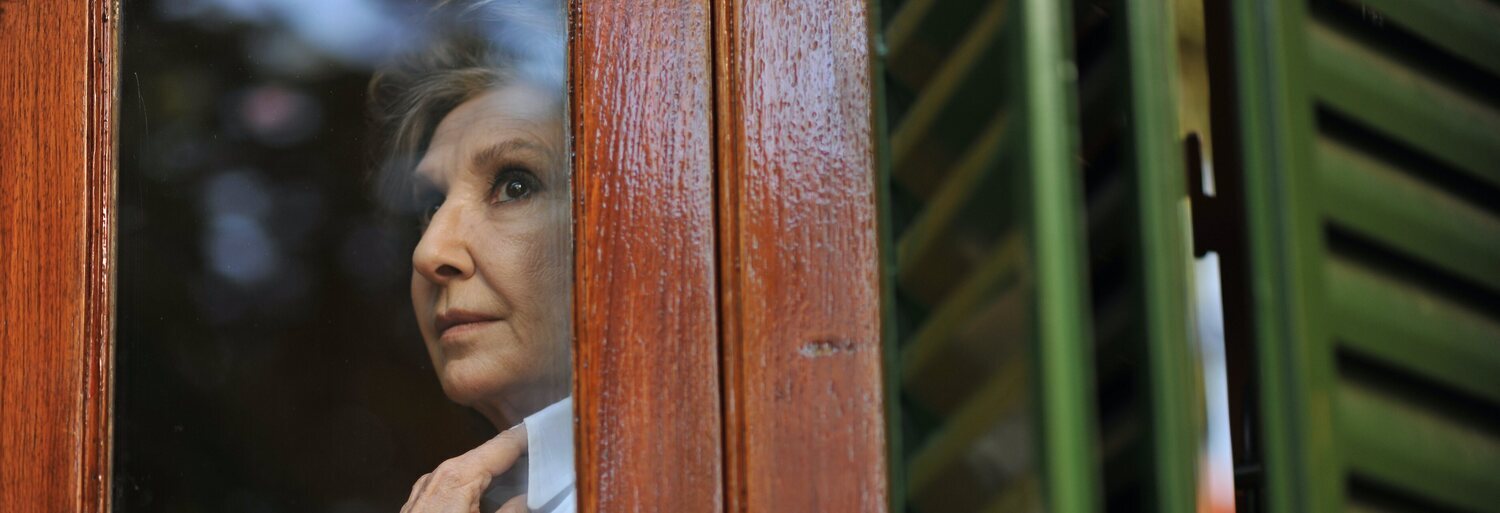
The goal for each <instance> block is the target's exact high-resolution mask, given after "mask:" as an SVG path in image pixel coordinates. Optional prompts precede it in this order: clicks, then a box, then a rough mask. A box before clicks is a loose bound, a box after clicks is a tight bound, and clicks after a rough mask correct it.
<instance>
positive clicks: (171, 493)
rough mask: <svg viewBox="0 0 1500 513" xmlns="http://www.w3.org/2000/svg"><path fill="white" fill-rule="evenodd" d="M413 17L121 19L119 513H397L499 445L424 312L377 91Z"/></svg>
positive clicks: (241, 13)
mask: <svg viewBox="0 0 1500 513" xmlns="http://www.w3.org/2000/svg"><path fill="white" fill-rule="evenodd" d="M419 13H420V8H419V7H417V6H415V5H411V4H408V3H403V2H395V1H384V0H317V1H306V0H130V1H128V2H126V3H125V19H124V22H125V23H124V35H123V37H124V57H123V58H124V62H123V72H122V74H121V76H122V80H123V82H124V83H123V84H121V85H122V96H121V98H120V112H121V114H122V116H121V125H120V132H121V133H120V135H121V137H120V141H121V142H120V149H119V150H120V183H119V211H118V215H119V234H118V237H119V239H118V241H119V246H118V247H119V266H118V269H119V277H118V279H119V281H118V283H119V289H118V308H119V310H118V315H117V317H116V319H117V323H118V326H117V337H118V338H117V358H118V361H117V366H116V376H115V380H116V386H115V390H116V394H117V396H116V400H115V462H114V472H115V475H114V487H115V491H114V496H115V497H114V500H115V509H116V511H122V512H135V511H168V512H173V511H223V512H241V511H243V512H260V511H341V512H345V511H347V512H353V511H396V510H398V509H399V508H400V505H401V503H402V502H403V501H404V500H405V498H406V496H407V493H408V492H409V491H410V486H411V484H412V483H413V482H414V481H415V480H416V478H417V477H418V476H420V475H421V474H423V473H425V472H427V471H429V470H431V469H432V468H433V467H434V466H435V465H437V464H438V463H439V462H441V461H442V460H443V459H445V458H448V457H451V456H454V455H457V454H460V453H462V452H463V451H465V450H467V449H468V448H471V447H473V446H475V445H477V444H478V443H479V442H480V441H481V440H483V439H484V438H486V437H488V436H489V435H490V434H491V431H492V430H491V428H489V427H488V426H487V425H486V424H485V423H484V422H483V420H482V419H480V418H479V417H478V416H477V415H476V414H473V413H471V412H469V411H468V410H466V409H463V408H460V407H458V406H456V405H453V404H451V403H450V402H449V401H448V400H447V399H446V398H445V397H444V396H443V394H442V391H441V389H440V388H439V386H438V383H437V380H436V378H435V376H434V375H433V372H432V369H431V368H430V364H429V362H428V359H427V355H426V352H425V350H424V349H423V347H422V343H421V339H420V337H419V335H418V334H417V330H416V327H415V323H414V320H413V318H412V314H411V311H410V304H409V299H408V293H407V290H408V289H407V287H408V280H409V279H410V278H409V277H410V270H409V255H410V248H411V246H410V245H411V244H412V243H413V241H414V237H413V235H414V232H412V231H409V230H406V229H403V228H400V227H398V226H397V225H395V224H392V223H390V222H389V220H388V219H386V218H385V217H384V216H382V215H381V214H380V213H378V212H377V209H376V208H375V204H374V201H373V199H372V198H373V195H372V194H371V193H370V191H369V187H367V186H366V184H365V174H366V171H367V170H368V169H369V168H370V166H371V160H370V158H369V156H370V155H371V154H372V152H373V148H371V147H370V144H371V141H370V140H369V138H368V137H367V135H368V133H369V128H368V124H367V121H366V120H367V118H366V109H365V104H364V101H365V94H364V90H365V85H366V83H367V82H368V80H369V77H370V73H371V70H372V69H373V66H374V65H375V63H378V62H379V61H380V59H382V58H383V57H385V56H386V55H387V54H389V53H390V52H391V51H393V50H395V49H396V48H399V47H400V45H401V44H403V42H406V41H411V40H412V39H413V38H414V37H415V35H414V34H413V30H412V29H413V28H414V24H415V20H416V19H417V15H418V14H419Z"/></svg>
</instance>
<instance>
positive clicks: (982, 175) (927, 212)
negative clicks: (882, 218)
mask: <svg viewBox="0 0 1500 513" xmlns="http://www.w3.org/2000/svg"><path fill="white" fill-rule="evenodd" d="M1005 128H1006V118H1005V115H1004V114H1003V113H996V115H995V117H994V118H993V119H992V120H991V121H990V124H989V126H988V127H987V128H985V130H984V132H983V133H981V134H980V136H979V137H978V138H977V139H976V140H975V142H974V144H971V145H969V150H968V151H967V152H966V153H965V154H964V156H963V157H962V158H961V159H960V160H959V164H958V166H957V169H955V170H954V172H953V173H952V175H951V176H949V177H948V180H947V181H945V182H943V185H942V187H941V188H939V189H938V192H937V194H935V195H934V196H933V198H932V200H931V201H930V202H928V204H927V208H925V209H924V210H923V211H922V213H921V214H920V215H919V216H918V217H917V219H916V220H915V221H914V222H913V223H912V225H911V227H909V228H907V230H906V232H905V233H903V234H901V239H900V240H899V241H898V242H897V246H896V262H898V264H899V265H900V269H899V274H898V276H897V280H898V282H899V283H901V284H903V285H904V286H905V287H906V288H907V290H908V291H911V292H912V293H913V294H914V295H915V296H917V297H918V299H922V300H924V301H927V302H928V303H929V304H931V303H932V302H935V301H936V299H937V297H938V296H940V295H941V294H942V290H943V289H945V288H946V286H945V284H946V283H947V280H943V279H942V278H935V277H933V276H931V274H932V273H944V274H949V275H952V274H957V273H958V272H959V271H960V269H952V268H949V266H945V265H943V264H944V262H945V260H944V258H943V255H940V254H939V253H941V252H944V250H947V251H948V252H951V251H952V250H953V248H951V247H948V246H952V244H953V242H954V241H953V240H952V239H953V236H954V231H955V229H956V226H955V224H956V222H957V221H958V218H959V215H960V214H961V213H962V212H963V210H964V207H965V206H966V205H968V204H969V203H970V202H971V201H974V200H975V199H976V198H993V197H996V196H997V195H998V194H999V193H1000V192H1001V191H997V190H996V185H997V184H994V182H997V181H998V180H995V178H996V177H997V176H996V175H998V173H996V170H997V166H998V165H999V164H1000V159H1001V157H1002V156H1006V155H1010V154H1011V153H1012V152H1013V151H1014V149H1015V145H1016V143H1017V142H1018V138H1017V134H1016V133H1015V131H1014V130H1010V131H1007V130H1006V129H1005ZM950 258H951V256H950ZM948 261H949V262H951V260H948Z"/></svg>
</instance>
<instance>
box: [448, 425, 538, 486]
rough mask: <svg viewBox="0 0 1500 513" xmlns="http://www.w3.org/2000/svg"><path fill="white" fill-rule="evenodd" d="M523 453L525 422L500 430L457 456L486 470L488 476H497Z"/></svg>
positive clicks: (524, 448) (524, 449) (508, 468)
mask: <svg viewBox="0 0 1500 513" xmlns="http://www.w3.org/2000/svg"><path fill="white" fill-rule="evenodd" d="M523 454H526V425H525V424H521V425H519V426H516V427H513V428H510V429H507V430H505V431H501V432H500V434H498V435H495V437H494V438H491V439H489V441H487V442H485V443H483V444H480V445H479V447H475V448H473V449H471V450H469V452H467V453H464V455H463V456H459V458H466V459H469V460H471V461H472V462H473V463H474V464H476V465H478V466H479V467H480V468H482V469H484V470H486V471H488V472H489V475H490V476H498V475H500V474H504V473H505V471H507V470H510V467H511V465H515V464H516V459H518V458H520V457H521V455H523Z"/></svg>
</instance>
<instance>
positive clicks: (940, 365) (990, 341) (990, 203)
mask: <svg viewBox="0 0 1500 513" xmlns="http://www.w3.org/2000/svg"><path fill="white" fill-rule="evenodd" d="M1068 8H1069V5H1068V3H1066V2H1056V1H1054V0H1012V1H993V2H936V1H930V0H928V1H924V0H912V1H910V2H905V3H903V4H902V5H900V6H898V7H897V8H896V9H894V10H893V12H894V15H893V17H892V18H891V21H890V23H889V24H888V25H887V28H886V29H885V32H884V35H885V37H884V41H885V42H886V44H887V53H888V55H889V60H888V61H887V69H888V74H889V76H890V77H891V80H890V82H889V83H888V84H887V87H888V89H889V91H888V94H887V95H886V96H887V105H888V106H889V107H890V108H889V112H891V115H890V127H891V131H890V137H889V143H888V144H886V145H883V146H884V149H886V150H888V151H889V154H888V156H887V158H886V159H884V160H885V162H886V163H888V164H889V167H888V170H889V187H890V192H889V194H888V202H887V203H888V205H890V208H889V212H890V214H891V216H890V217H891V218H892V221H891V222H890V223H888V230H889V233H891V237H890V240H891V241H892V242H893V243H892V248H893V249H892V251H891V253H893V255H892V258H893V260H894V263H895V265H892V266H889V268H890V269H891V271H892V273H893V274H894V280H893V281H894V284H895V285H894V288H895V294H894V295H895V298H896V299H895V303H896V308H895V312H894V313H893V315H894V316H895V317H896V318H897V319H898V321H897V322H896V324H897V325H898V329H897V333H896V334H895V338H896V339H897V342H896V343H895V344H893V346H894V350H895V351H896V352H898V353H899V358H897V359H896V360H895V361H894V362H893V365H892V369H893V371H894V372H896V373H897V375H898V377H897V378H896V379H894V380H893V384H895V385H896V386H897V388H899V395H900V396H901V401H900V403H901V408H902V410H901V411H902V419H903V421H904V422H903V424H902V426H901V427H902V430H901V431H902V433H901V435H900V439H901V440H903V442H904V446H905V447H904V449H903V450H902V451H901V452H902V454H901V455H900V456H898V457H897V458H896V459H895V460H893V461H894V462H895V463H896V465H899V466H901V467H903V468H904V470H905V472H904V475H905V477H904V483H899V485H898V486H895V487H893V488H895V489H897V490H903V491H904V494H905V495H904V496H905V497H907V498H908V500H907V501H906V503H907V505H906V507H909V509H911V510H914V511H975V510H990V511H1034V510H1037V509H1038V508H1045V509H1047V510H1049V511H1060V512H1084V511H1093V510H1095V509H1096V503H1097V500H1096V497H1097V495H1098V491H1097V482H1096V474H1097V449H1096V447H1097V441H1096V438H1097V433H1096V429H1095V426H1094V423H1093V421H1092V419H1093V402H1092V395H1093V389H1092V384H1093V380H1092V378H1091V376H1092V366H1091V360H1092V356H1091V355H1092V343H1091V322H1090V317H1091V315H1090V311H1089V308H1088V304H1089V301H1088V296H1087V273H1086V270H1087V267H1086V266H1087V262H1086V257H1087V253H1086V247H1085V241H1084V237H1085V233H1084V227H1085V224H1084V219H1083V217H1084V214H1083V212H1084V210H1083V204H1082V190H1081V186H1082V177H1081V174H1080V172H1079V168H1078V163H1077V160H1076V158H1075V156H1076V155H1075V152H1076V147H1077V144H1078V143H1077V137H1078V129H1077V116H1076V115H1075V113H1076V111H1075V98H1074V91H1075V90H1076V87H1075V84H1074V82H1075V80H1076V78H1075V75H1076V70H1075V68H1074V67H1073V64H1072V55H1071V53H1070V52H1071V40H1070V39H1069V38H1070V35H1071V25H1070V17H1071V12H1070V11H1068V10H1067V9H1068ZM898 493H899V492H898ZM898 507H900V506H898Z"/></svg>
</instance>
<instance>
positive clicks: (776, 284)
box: [715, 0, 887, 512]
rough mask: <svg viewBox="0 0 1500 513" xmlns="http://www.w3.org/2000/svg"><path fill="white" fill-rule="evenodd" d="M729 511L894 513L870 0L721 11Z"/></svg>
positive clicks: (745, 2)
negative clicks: (891, 509) (885, 511)
mask: <svg viewBox="0 0 1500 513" xmlns="http://www.w3.org/2000/svg"><path fill="white" fill-rule="evenodd" d="M716 2H717V4H716V8H717V12H716V14H715V25H716V30H715V38H716V41H715V48H716V49H717V51H718V58H717V63H716V64H717V69H716V71H717V73H716V76H715V78H716V80H717V85H718V88H717V90H718V115H719V119H718V128H719V133H718V137H717V138H718V142H719V171H718V175H719V183H720V190H719V198H720V202H721V203H720V208H719V212H720V215H721V221H720V244H721V251H720V255H721V257H722V261H721V264H720V269H721V272H722V277H721V283H722V287H723V289H722V294H721V297H722V299H723V302H724V307H723V312H724V321H723V323H722V326H723V327H724V383H725V385H724V387H725V390H724V394H725V398H726V399H725V406H726V408H725V433H724V436H725V440H726V442H727V448H726V451H725V463H726V469H727V470H726V478H727V480H726V482H725V490H726V494H727V498H728V508H727V509H728V510H729V511H732V512H739V511H876V510H883V509H885V508H886V507H887V486H886V484H887V483H886V462H885V454H886V436H885V435H886V434H885V426H886V423H885V406H884V403H885V400H884V399H885V396H884V393H883V392H882V390H883V388H882V384H883V382H884V379H883V375H882V373H881V361H882V358H881V349H882V342H881V335H882V330H881V318H880V313H881V309H880V302H881V287H880V267H879V262H880V260H879V255H880V253H879V243H878V239H877V235H876V234H877V230H876V226H877V225H876V216H877V213H878V211H877V208H876V190H877V189H876V172H875V158H874V126H875V125H874V122H873V112H874V111H873V109H872V108H871V106H872V105H871V103H870V102H871V97H870V92H871V86H872V82H871V64H872V62H871V59H870V44H869V41H870V39H869V37H868V35H867V34H868V30H869V28H868V27H869V22H870V19H869V17H870V13H869V11H868V9H869V2H867V1H866V0H790V1H785V2H757V1H754V0H716Z"/></svg>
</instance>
